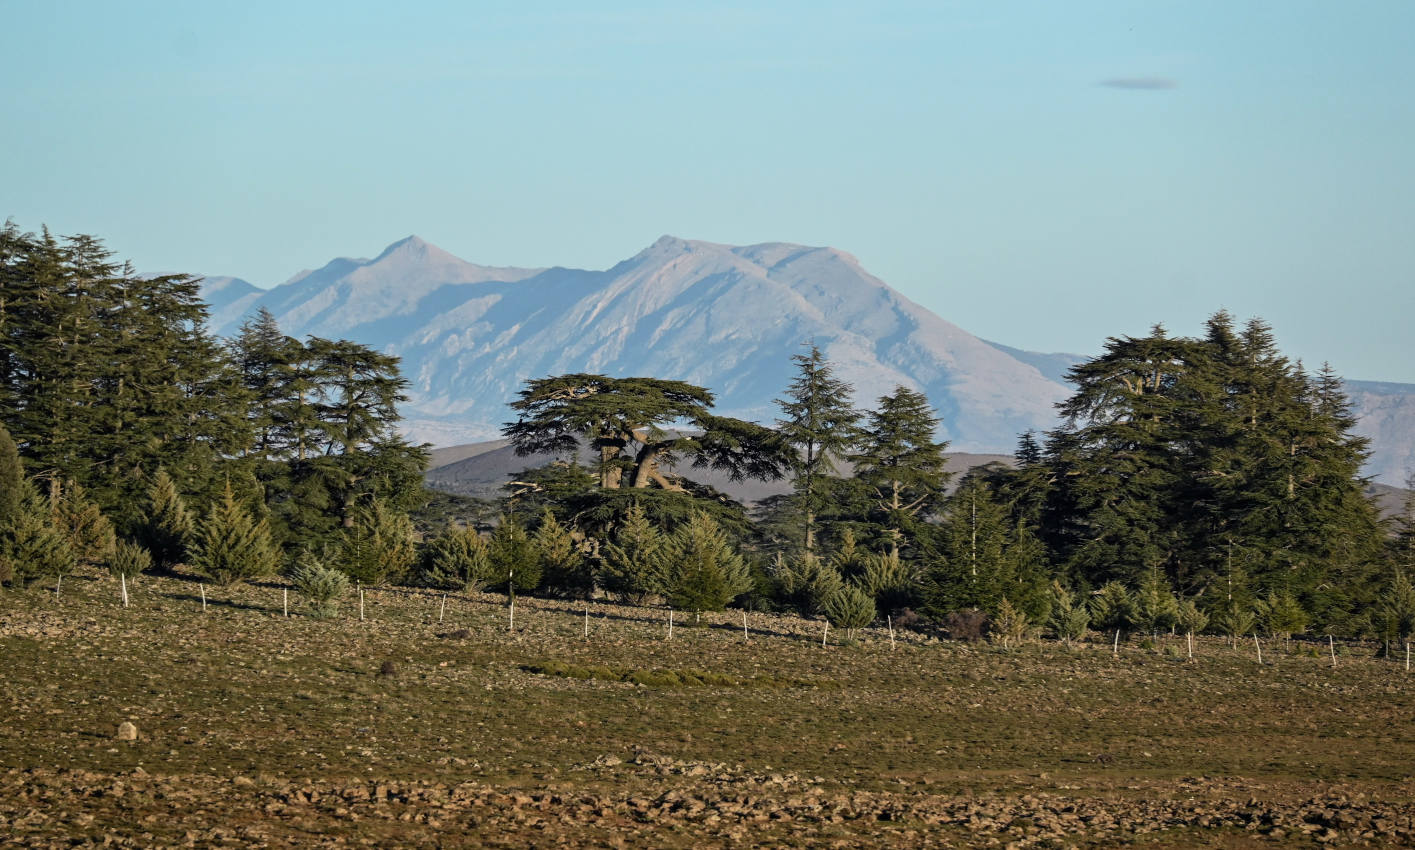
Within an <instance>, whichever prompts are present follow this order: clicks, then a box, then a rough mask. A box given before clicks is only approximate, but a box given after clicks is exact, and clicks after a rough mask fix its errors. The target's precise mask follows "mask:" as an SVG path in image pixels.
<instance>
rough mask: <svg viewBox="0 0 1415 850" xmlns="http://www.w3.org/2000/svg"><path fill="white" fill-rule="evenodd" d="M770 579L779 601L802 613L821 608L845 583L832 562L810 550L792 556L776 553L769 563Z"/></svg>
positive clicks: (808, 613)
mask: <svg viewBox="0 0 1415 850" xmlns="http://www.w3.org/2000/svg"><path fill="white" fill-rule="evenodd" d="M772 578H773V579H774V580H775V582H776V585H777V588H778V589H779V596H780V599H781V601H782V602H783V603H785V604H786V605H788V606H789V607H791V608H792V609H794V610H795V611H796V612H798V613H800V614H801V615H803V616H810V615H812V614H815V613H817V612H819V611H821V610H822V609H823V607H824V605H825V601H826V600H827V599H830V598H831V597H832V596H833V595H834V594H835V593H837V592H838V591H839V590H840V587H841V585H842V584H844V581H843V580H842V579H841V577H840V572H839V571H838V570H837V569H836V567H835V566H834V564H832V563H831V562H828V561H823V560H821V559H820V558H819V557H817V556H815V555H812V554H810V553H809V552H802V553H801V554H800V555H799V556H797V557H795V558H788V557H787V556H786V555H785V554H783V553H780V552H778V553H777V555H776V561H775V562H774V563H773V565H772Z"/></svg>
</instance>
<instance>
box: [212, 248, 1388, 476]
mask: <svg viewBox="0 0 1415 850" xmlns="http://www.w3.org/2000/svg"><path fill="white" fill-rule="evenodd" d="M204 293H205V295H206V297H207V298H208V300H209V303H210V304H211V307H212V325H213V327H214V328H215V330H216V331H217V332H218V333H221V334H224V335H230V334H233V333H235V331H236V329H237V328H238V327H239V325H240V322H241V321H242V320H243V318H244V317H246V316H248V315H250V314H251V313H252V312H254V310H255V309H256V308H257V307H262V306H263V307H265V308H266V309H268V310H270V311H271V313H273V314H274V315H275V317H276V318H277V319H278V320H279V322H280V324H281V327H282V328H283V329H284V330H285V332H286V333H289V334H292V335H295V336H305V335H308V334H315V335H319V336H326V337H346V338H349V339H354V340H357V341H359V342H362V343H364V344H367V345H371V346H374V347H376V348H379V349H381V350H383V351H386V352H389V353H392V354H396V355H399V356H400V357H402V359H403V371H404V374H405V375H407V376H408V377H409V378H410V379H411V381H412V388H411V392H410V395H411V399H410V402H409V403H408V404H407V405H406V406H405V408H404V411H405V414H406V416H407V424H408V429H409V431H410V433H411V435H412V436H413V437H414V438H415V439H418V440H426V441H428V442H431V443H433V444H435V445H453V444H459V443H466V442H469V441H474V440H484V439H488V438H491V437H494V436H496V435H497V433H498V432H499V429H500V427H501V424H502V423H503V422H505V421H506V420H507V419H509V418H510V411H509V410H508V409H507V408H506V403H507V401H509V400H510V399H512V398H514V397H515V394H516V391H517V390H518V389H519V388H520V387H521V384H522V382H523V381H524V380H525V379H526V378H530V377H541V376H546V375H552V374H557V373H562V372H571V371H577V372H580V371H583V372H603V373H606V374H610V375H616V376H628V375H652V376H656V377H663V378H675V379H680V380H686V381H691V382H693V383H696V384H701V385H704V386H707V387H709V388H711V389H712V390H713V391H715V392H716V393H717V396H718V404H717V409H718V411H719V412H721V413H723V414H726V415H732V416H738V417H741V418H746V419H754V420H758V421H770V420H771V419H773V418H774V417H775V416H776V414H777V409H776V406H775V404H774V403H773V399H775V398H777V397H778V396H780V395H781V393H782V392H783V391H784V389H785V388H786V386H787V384H788V382H789V381H790V379H791V377H792V374H793V369H792V364H791V361H790V358H791V356H792V355H793V354H797V353H800V352H801V351H802V346H803V344H805V343H807V342H814V343H815V344H816V345H818V346H819V347H820V348H821V349H822V351H823V352H824V353H825V355H826V356H827V357H828V358H829V359H830V361H831V362H832V363H833V364H835V367H836V370H837V374H838V375H839V376H840V377H841V378H844V379H845V380H847V381H850V382H851V383H852V384H854V386H855V387H856V389H857V402H858V403H859V404H860V405H861V406H872V404H873V402H874V400H875V399H876V398H877V397H878V396H880V395H882V394H884V393H887V392H889V391H891V390H892V389H893V388H894V387H895V386H896V385H901V384H902V385H905V386H910V387H913V388H915V389H918V390H921V391H923V392H924V393H925V394H927V395H928V397H929V399H930V400H931V401H932V403H933V404H934V406H935V407H936V408H937V410H938V411H939V414H940V415H941V417H942V419H943V423H942V426H941V436H942V437H944V438H946V439H948V440H950V441H951V448H952V449H954V450H956V451H966V452H984V453H991V452H1008V451H1011V450H1012V449H1013V448H1014V447H1015V445H1016V439H1017V436H1018V434H1020V433H1021V432H1022V431H1025V430H1028V429H1033V430H1038V431H1042V430H1046V429H1047V428H1050V427H1052V426H1053V424H1054V421H1055V420H1054V414H1053V410H1054V405H1055V403H1056V402H1058V401H1060V400H1062V399H1063V398H1065V397H1066V396H1067V394H1068V392H1069V391H1068V388H1067V387H1066V385H1065V383H1064V374H1065V370H1066V368H1068V367H1069V366H1070V365H1071V364H1073V363H1075V362H1077V361H1079V360H1080V359H1082V358H1081V357H1080V356H1078V355H1069V354H1038V353H1034V352H1028V351H1024V350H1021V349H1016V348H1011V347H1008V346H1005V345H1001V344H997V343H990V342H987V341H985V340H982V339H979V338H978V337H975V336H973V335H972V334H969V333H968V332H966V331H964V330H963V329H961V328H959V327H957V326H956V325H953V324H950V323H949V322H947V321H945V320H943V319H941V318H939V317H938V316H936V315H934V314H933V313H931V312H929V311H928V310H926V309H924V308H923V307H920V306H919V305H918V304H915V303H914V302H912V301H910V300H909V299H907V298H905V297H904V296H903V295H901V294H900V293H898V292H896V291H894V290H893V289H891V288H890V287H889V286H888V285H886V284H885V283H884V282H883V281H881V280H879V279H878V278H876V277H874V276H873V275H871V274H869V272H867V271H865V270H864V269H863V268H861V266H860V264H859V263H858V262H857V261H856V260H855V258H854V257H852V256H850V255H849V254H846V253H844V252H842V251H839V250H836V249H834V248H811V247H805V246H801V245H791V244H785V243H765V244H761V245H748V246H731V245H719V244H714V243H710V242H698V241H690V240H684V239H678V238H675V237H671V236H665V237H663V238H661V239H659V240H658V241H657V242H655V243H654V244H652V245H650V246H649V247H648V248H646V249H644V250H643V251H641V252H639V253H638V254H637V255H635V256H633V257H631V258H629V259H627V260H624V261H623V262H621V263H619V264H617V265H615V266H614V267H613V268H610V269H607V270H604V271H591V270H583V269H567V268H559V267H556V268H546V269H522V268H497V267H488V266H479V265H475V264H473V263H469V262H466V261H464V260H462V259H459V258H457V257H455V256H453V255H451V254H449V253H447V252H446V251H443V250H441V249H440V248H438V247H436V246H434V245H430V244H428V243H427V242H424V241H423V240H421V239H419V238H417V237H415V236H412V237H408V238H407V239H404V240H401V241H399V242H396V243H394V244H392V245H390V246H389V247H388V248H387V249H385V250H384V251H383V252H382V253H381V254H379V255H378V256H377V257H375V258H373V259H371V260H369V259H352V258H340V259H336V260H333V261H332V262H330V263H328V264H326V265H325V266H323V267H322V268H319V269H316V270H313V271H305V272H301V273H300V274H298V275H296V276H295V277H293V278H291V279H290V280H289V281H287V282H286V283H284V284H282V285H280V286H277V287H274V288H273V289H270V290H260V289H257V288H256V287H254V286H253V285H251V284H250V283H248V282H246V281H243V280H240V279H237V278H216V277H212V278H208V279H207V281H206V284H205V286H204ZM1352 386H1353V395H1354V400H1355V401H1356V404H1357V408H1358V412H1359V413H1360V414H1361V415H1362V429H1363V433H1365V434H1367V435H1368V436H1371V437H1372V438H1373V441H1374V443H1375V446H1376V456H1375V457H1374V458H1373V462H1372V467H1371V470H1372V472H1373V473H1375V474H1378V475H1379V476H1380V477H1381V478H1382V480H1384V481H1386V482H1387V483H1390V484H1399V483H1401V482H1402V481H1403V479H1404V469H1405V467H1406V466H1409V465H1411V464H1415V445H1412V444H1415V386H1411V385H1404V384H1361V383H1359V382H1353V385H1352Z"/></svg>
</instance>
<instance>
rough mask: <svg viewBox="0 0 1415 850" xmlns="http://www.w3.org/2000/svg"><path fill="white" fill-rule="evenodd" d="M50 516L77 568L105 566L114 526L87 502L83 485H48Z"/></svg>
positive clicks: (113, 542) (113, 541)
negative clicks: (63, 538)
mask: <svg viewBox="0 0 1415 850" xmlns="http://www.w3.org/2000/svg"><path fill="white" fill-rule="evenodd" d="M49 516H50V521H51V522H52V523H53V525H54V527H55V528H56V529H57V530H58V531H59V532H60V533H61V534H63V535H64V537H65V538H66V539H67V540H68V541H69V549H70V550H71V551H72V552H73V554H74V559H75V560H76V561H77V562H78V563H79V564H80V565H86V566H92V565H95V564H101V563H105V562H106V561H107V560H108V559H109V558H110V557H111V556H112V554H113V548H114V547H115V546H116V545H117V542H118V540H117V537H116V536H115V535H114V533H113V523H111V522H109V521H108V517H106V516H104V515H103V512H102V511H101V510H99V508H98V505H95V504H94V503H93V502H91V501H89V498H88V494H87V493H86V492H85V491H84V488H83V485H81V484H79V483H77V482H75V481H70V482H68V485H67V486H61V485H60V483H59V481H58V479H51V480H50V482H49Z"/></svg>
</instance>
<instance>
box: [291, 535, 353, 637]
mask: <svg viewBox="0 0 1415 850" xmlns="http://www.w3.org/2000/svg"><path fill="white" fill-rule="evenodd" d="M290 581H291V583H292V584H294V586H295V592H296V593H298V594H299V595H300V596H303V597H304V599H305V603H306V604H308V605H309V607H310V616H312V617H315V618H316V619H321V620H326V619H329V618H331V617H334V616H335V615H337V614H338V613H339V600H340V599H341V598H343V596H344V594H346V593H348V592H349V577H348V576H347V575H345V574H344V573H342V572H340V571H339V570H336V569H333V568H331V567H329V566H328V565H326V564H325V563H324V562H323V561H321V560H320V559H318V558H316V557H315V556H314V555H312V554H311V553H309V552H301V553H300V556H299V558H298V559H297V560H296V561H295V568H294V570H292V571H291V573H290Z"/></svg>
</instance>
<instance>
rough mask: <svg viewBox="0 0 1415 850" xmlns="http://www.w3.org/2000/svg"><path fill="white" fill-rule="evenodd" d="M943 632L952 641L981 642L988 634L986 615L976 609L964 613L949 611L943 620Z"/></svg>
mask: <svg viewBox="0 0 1415 850" xmlns="http://www.w3.org/2000/svg"><path fill="white" fill-rule="evenodd" d="M943 630H944V631H946V632H948V636H949V637H950V638H952V639H953V640H965V641H968V642H970V643H971V642H973V641H977V640H982V639H983V638H984V637H985V636H986V635H987V633H988V615H987V614H986V613H984V612H982V611H979V610H978V609H976V608H969V609H967V610H966V611H950V612H949V613H948V615H947V616H945V617H944V618H943Z"/></svg>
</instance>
